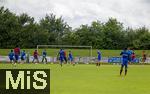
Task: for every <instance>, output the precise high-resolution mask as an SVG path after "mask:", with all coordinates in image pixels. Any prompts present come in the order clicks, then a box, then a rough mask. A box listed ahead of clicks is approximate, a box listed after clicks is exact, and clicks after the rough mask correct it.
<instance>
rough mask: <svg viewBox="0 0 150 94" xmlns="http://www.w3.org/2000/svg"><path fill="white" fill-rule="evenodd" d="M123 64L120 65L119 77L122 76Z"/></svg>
mask: <svg viewBox="0 0 150 94" xmlns="http://www.w3.org/2000/svg"><path fill="white" fill-rule="evenodd" d="M123 67H124V64H121V69H120V75H121V74H122V71H123Z"/></svg>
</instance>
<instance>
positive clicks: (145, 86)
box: [0, 64, 150, 94]
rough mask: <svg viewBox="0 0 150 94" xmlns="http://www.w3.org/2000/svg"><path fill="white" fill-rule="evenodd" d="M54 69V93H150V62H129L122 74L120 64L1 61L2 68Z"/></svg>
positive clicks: (52, 70)
mask: <svg viewBox="0 0 150 94" xmlns="http://www.w3.org/2000/svg"><path fill="white" fill-rule="evenodd" d="M2 68H3V69H12V68H16V69H27V68H29V69H36V68H40V69H45V68H46V69H47V68H49V69H51V79H50V82H51V89H50V90H51V94H150V89H149V88H150V66H149V65H129V68H128V74H127V76H126V77H125V76H119V70H120V65H102V66H101V67H99V68H97V67H96V66H95V65H80V64H79V65H76V66H74V67H73V66H72V65H64V66H63V67H60V66H59V65H58V64H17V65H16V67H14V66H13V65H12V64H0V69H2Z"/></svg>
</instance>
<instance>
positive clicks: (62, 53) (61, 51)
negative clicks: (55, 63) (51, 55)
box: [59, 50, 64, 59]
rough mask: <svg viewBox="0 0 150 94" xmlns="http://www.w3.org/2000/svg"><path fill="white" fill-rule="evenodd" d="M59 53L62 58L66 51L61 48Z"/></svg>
mask: <svg viewBox="0 0 150 94" xmlns="http://www.w3.org/2000/svg"><path fill="white" fill-rule="evenodd" d="M59 55H60V58H61V59H62V58H64V51H63V50H60V51H59Z"/></svg>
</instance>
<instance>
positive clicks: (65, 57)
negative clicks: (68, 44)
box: [64, 51, 67, 64]
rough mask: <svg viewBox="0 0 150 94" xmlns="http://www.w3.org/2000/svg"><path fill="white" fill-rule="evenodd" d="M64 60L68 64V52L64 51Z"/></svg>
mask: <svg viewBox="0 0 150 94" xmlns="http://www.w3.org/2000/svg"><path fill="white" fill-rule="evenodd" d="M64 60H65V63H66V64H67V53H66V51H64Z"/></svg>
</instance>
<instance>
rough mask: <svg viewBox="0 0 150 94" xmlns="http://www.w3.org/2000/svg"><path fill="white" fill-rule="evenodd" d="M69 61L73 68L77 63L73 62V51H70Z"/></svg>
mask: <svg viewBox="0 0 150 94" xmlns="http://www.w3.org/2000/svg"><path fill="white" fill-rule="evenodd" d="M68 60H69V61H70V63H71V64H72V65H73V66H75V63H74V62H73V55H72V53H71V51H69V56H68Z"/></svg>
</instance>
